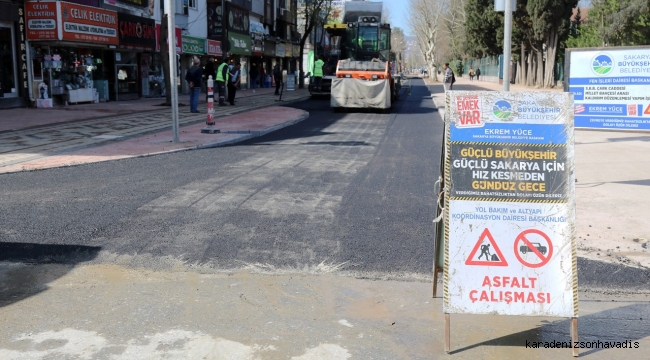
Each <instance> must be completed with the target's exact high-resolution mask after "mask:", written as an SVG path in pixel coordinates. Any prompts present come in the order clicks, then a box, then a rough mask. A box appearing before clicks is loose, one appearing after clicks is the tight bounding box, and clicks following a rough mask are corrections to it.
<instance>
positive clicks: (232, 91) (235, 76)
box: [228, 63, 241, 105]
mask: <svg viewBox="0 0 650 360" xmlns="http://www.w3.org/2000/svg"><path fill="white" fill-rule="evenodd" d="M240 83H241V63H237V64H235V66H234V67H233V68H232V70H231V71H230V81H229V82H228V102H229V103H230V105H235V95H236V94H237V87H238V86H239V84H240Z"/></svg>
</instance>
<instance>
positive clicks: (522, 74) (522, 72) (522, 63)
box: [517, 41, 526, 85]
mask: <svg viewBox="0 0 650 360" xmlns="http://www.w3.org/2000/svg"><path fill="white" fill-rule="evenodd" d="M517 78H518V80H519V81H517V84H520V85H526V43H525V42H523V41H522V42H521V55H520V56H519V72H518V73H517Z"/></svg>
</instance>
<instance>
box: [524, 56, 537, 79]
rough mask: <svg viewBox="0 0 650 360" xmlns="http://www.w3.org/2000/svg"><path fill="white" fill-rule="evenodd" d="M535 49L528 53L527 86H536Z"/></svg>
mask: <svg viewBox="0 0 650 360" xmlns="http://www.w3.org/2000/svg"><path fill="white" fill-rule="evenodd" d="M534 55H535V49H533V48H531V49H530V50H529V51H528V71H527V75H526V86H534V85H535V59H536V58H535V56H534Z"/></svg>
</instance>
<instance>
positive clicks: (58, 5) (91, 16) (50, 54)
mask: <svg viewBox="0 0 650 360" xmlns="http://www.w3.org/2000/svg"><path fill="white" fill-rule="evenodd" d="M25 13H26V19H25V20H26V23H27V26H26V37H27V40H28V41H29V48H30V57H29V59H28V61H30V62H31V75H32V80H33V84H32V85H33V89H34V92H35V93H36V95H37V97H38V100H37V106H42V107H48V106H52V103H53V101H52V100H51V99H52V98H54V99H55V100H56V101H57V102H59V103H64V102H66V103H81V102H97V101H99V100H100V98H101V99H104V100H107V99H108V96H109V94H108V92H109V90H108V89H107V86H108V85H107V84H108V82H110V80H111V79H114V78H115V76H116V73H115V68H114V67H113V66H110V65H111V64H112V65H114V64H115V62H114V61H112V59H113V57H114V56H115V55H114V50H113V49H116V48H117V46H118V45H119V40H118V17H117V12H115V11H110V10H104V9H100V8H96V7H91V6H85V5H79V4H72V3H67V2H58V1H57V2H27V3H25Z"/></svg>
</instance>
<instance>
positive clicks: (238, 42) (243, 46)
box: [228, 32, 251, 56]
mask: <svg viewBox="0 0 650 360" xmlns="http://www.w3.org/2000/svg"><path fill="white" fill-rule="evenodd" d="M228 41H230V53H231V54H233V55H246V56H250V54H251V37H250V36H247V35H241V34H237V33H233V32H231V33H228Z"/></svg>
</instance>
